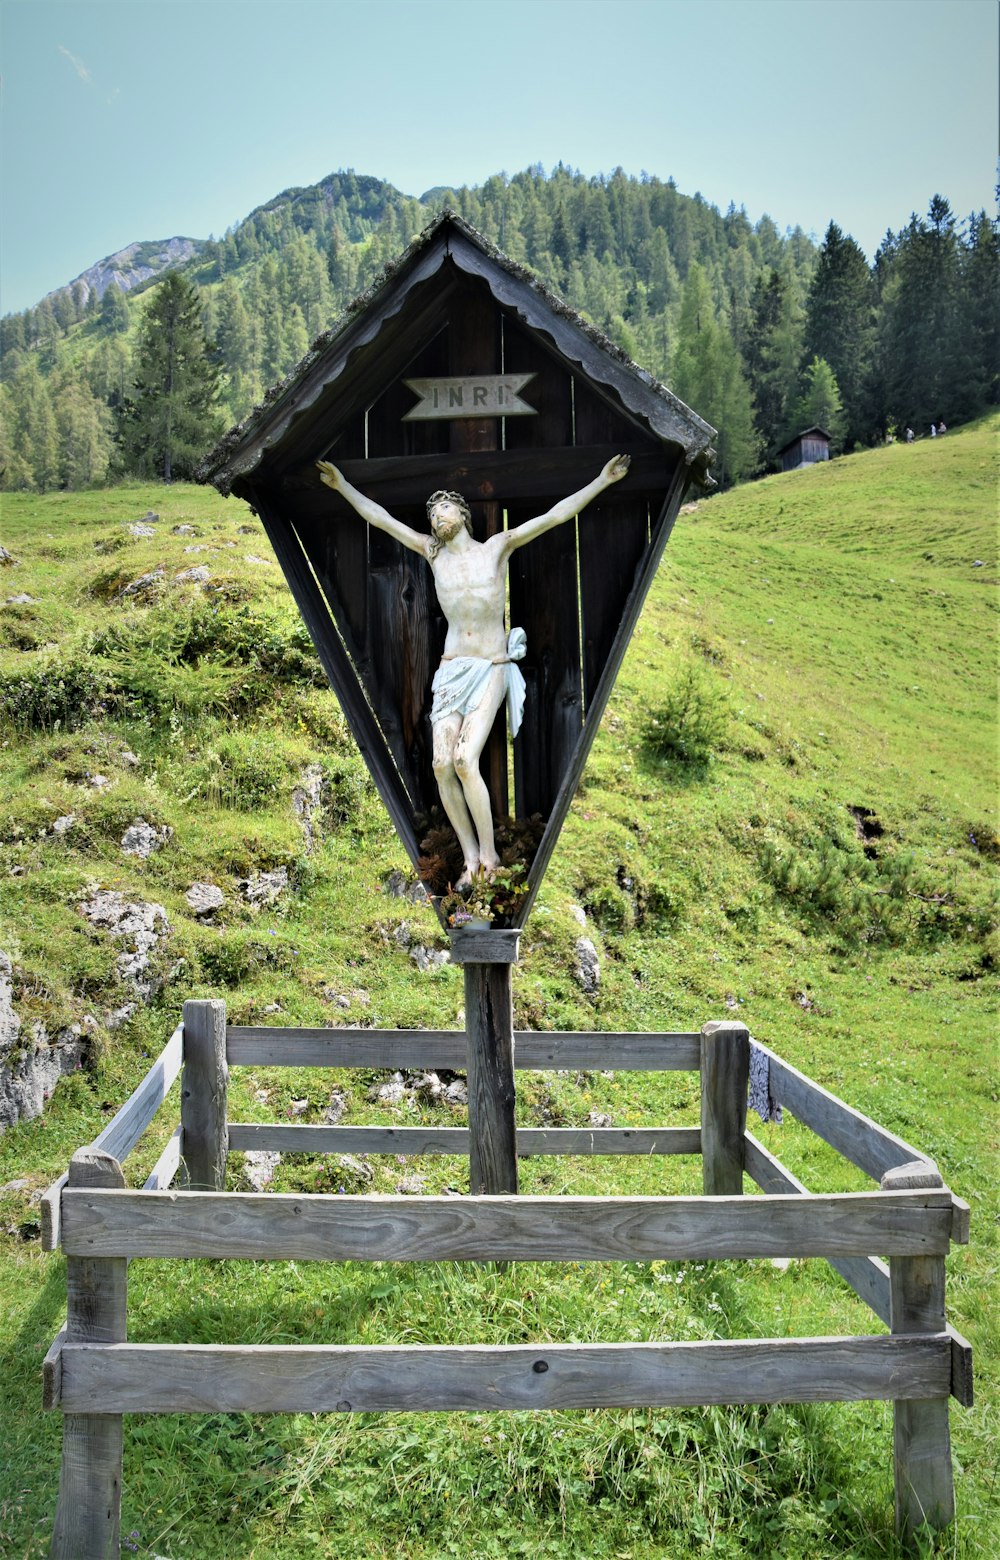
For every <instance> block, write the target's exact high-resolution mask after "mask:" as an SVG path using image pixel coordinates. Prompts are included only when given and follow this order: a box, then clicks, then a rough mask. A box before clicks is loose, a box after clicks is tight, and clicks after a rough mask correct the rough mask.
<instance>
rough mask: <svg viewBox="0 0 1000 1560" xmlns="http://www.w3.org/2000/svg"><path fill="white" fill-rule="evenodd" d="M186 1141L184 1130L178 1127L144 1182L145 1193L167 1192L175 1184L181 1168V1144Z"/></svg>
mask: <svg viewBox="0 0 1000 1560" xmlns="http://www.w3.org/2000/svg"><path fill="white" fill-rule="evenodd" d="M183 1140H184V1128H183V1127H177V1128H176V1129H175V1131H174V1132H173V1133H172V1134H171V1136H170V1138H169V1140H168V1141H167V1143H166V1144H165V1145H164V1149H163V1153H162V1154H161V1155H160V1157H159V1159H158V1160H157V1161H156V1164H155V1165H154V1166H153V1168H152V1170H151V1171H150V1172H149V1175H148V1176H147V1177H146V1180H145V1181H144V1182H143V1187H142V1189H143V1191H144V1192H165V1191H166V1190H167V1187H168V1186H170V1185H171V1183H172V1182H173V1179H174V1176H175V1175H176V1174H177V1171H178V1169H179V1168H180V1162H181V1144H182V1142H183Z"/></svg>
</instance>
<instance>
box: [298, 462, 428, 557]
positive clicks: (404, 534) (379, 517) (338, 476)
mask: <svg viewBox="0 0 1000 1560" xmlns="http://www.w3.org/2000/svg"><path fill="white" fill-rule="evenodd" d="M316 470H317V471H318V472H319V475H320V481H321V482H325V483H326V485H327V487H328V488H332V489H333V491H334V492H335V493H339V494H340V495H341V497H342V498H346V500H347V502H348V503H349V504H350V506H351V508H352V509H354V510H356V511H357V513H358V514H359V515H360V516H361V518H362V520H367V521H369V523H370V524H371V525H377V526H378V528H379V530H380V531H385V532H387V534H388V535H389V536H393V537H395V539H396V541H397V542H401V543H402V544H403V546H404V547H409V549H410V551H411V552H416V553H420V554H421V555H422V556H423V557H424V558H426V557H427V549H428V547H429V545H430V540H431V539H430V537H429V536H426V535H425V534H424V533H423V532H422V531H414V530H413V529H412V528H411V527H410V526H408V525H404V524H403V522H402V520H396V519H394V518H393V516H392V515H391V514H390V513H389V511H388V510H387V509H383V508H382V505H381V504H376V502H375V500H374V499H373V498H366V497H365V495H364V493H359V492H358V489H357V488H356V487H352V486H351V484H350V483H349V482H348V480H347V478H346V477H345V476H344V474H343V472H341V471H338V470H337V468H336V466H335V465H333V463H332V461H328V460H318V461H317V462H316Z"/></svg>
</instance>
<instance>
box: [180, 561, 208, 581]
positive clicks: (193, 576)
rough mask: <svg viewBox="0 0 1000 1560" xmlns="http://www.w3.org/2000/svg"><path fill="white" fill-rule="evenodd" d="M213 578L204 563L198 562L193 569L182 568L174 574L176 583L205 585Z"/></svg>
mask: <svg viewBox="0 0 1000 1560" xmlns="http://www.w3.org/2000/svg"><path fill="white" fill-rule="evenodd" d="M211 578H212V575H211V572H210V571H209V569H208V567H207V566H206V565H205V564H204V563H199V564H197V565H196V566H195V567H194V568H193V569H181V571H180V573H179V574H175V575H174V583H175V585H204V584H205V583H206V582H207V581H208V580H210V579H211Z"/></svg>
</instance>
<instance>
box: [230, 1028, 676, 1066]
mask: <svg viewBox="0 0 1000 1560" xmlns="http://www.w3.org/2000/svg"><path fill="white" fill-rule="evenodd" d="M700 1045H701V1037H700V1035H697V1034H686V1033H677V1034H655V1033H652V1032H650V1033H641V1034H605V1033H604V1032H603V1031H600V1030H595V1031H570V1030H551V1031H539V1030H531V1029H515V1031H514V1067H515V1068H516V1069H518V1070H520V1069H537V1070H547V1069H553V1068H554V1069H572V1068H581V1069H585V1070H590V1069H606V1068H614V1069H615V1070H616V1071H618V1072H697V1071H698V1067H699V1065H700ZM226 1054H227V1056H228V1059H229V1065H230V1066H231V1067H385V1068H397V1067H425V1068H426V1067H438V1068H440V1067H447V1068H449V1069H452V1070H454V1069H456V1068H459V1069H461V1068H464V1067H465V1061H466V1040H465V1031H464V1030H462V1029H283V1028H278V1027H273V1028H272V1027H268V1026H262V1027H257V1026H252V1025H235V1024H234V1025H231V1026H230V1027H229V1029H228V1031H227V1041H226Z"/></svg>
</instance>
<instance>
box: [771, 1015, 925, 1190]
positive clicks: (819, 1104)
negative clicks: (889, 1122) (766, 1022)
mask: <svg viewBox="0 0 1000 1560" xmlns="http://www.w3.org/2000/svg"><path fill="white" fill-rule="evenodd" d="M760 1049H761V1050H762V1051H764V1052H766V1053H767V1057H768V1061H769V1064H770V1089H771V1094H772V1096H773V1098H774V1100H775V1103H777V1104H780V1105H783V1106H785V1108H786V1109H787V1110H790V1111H791V1113H792V1115H793V1116H797V1117H798V1119H799V1121H801V1122H804V1123H805V1125H806V1126H807V1127H811V1128H812V1130H813V1131H814V1132H815V1133H816V1134H817V1135H818V1136H819V1137H821V1138H822V1139H823V1141H824V1142H825V1143H829V1145H830V1147H831V1148H835V1149H836V1150H837V1151H838V1153H841V1154H843V1155H844V1157H845V1158H846V1159H849V1160H850V1161H851V1163H852V1164H854V1165H857V1167H858V1169H859V1170H864V1171H865V1173H866V1174H867V1175H870V1176H871V1177H872V1178H873V1179H874V1180H876V1181H878V1180H880V1179H881V1177H882V1176H883V1175H884V1174H885V1172H886V1171H887V1170H892V1169H894V1168H895V1167H896V1166H897V1165H902V1164H907V1163H910V1162H912V1161H920V1162H921V1163H923V1164H924V1165H929V1166H930V1167H931V1168H932V1169H934V1168H936V1167H935V1166H934V1165H933V1162H932V1161H931V1160H929V1159H928V1158H927V1156H926V1155H925V1154H921V1153H920V1152H919V1151H918V1150H917V1149H915V1148H913V1147H911V1145H910V1144H909V1143H904V1141H903V1139H902V1138H899V1137H896V1135H895V1133H893V1132H888V1131H887V1130H886V1129H885V1127H880V1126H879V1124H878V1122H877V1121H872V1119H871V1117H870V1116H864V1115H862V1114H861V1112H860V1111H857V1110H854V1109H852V1107H851V1106H850V1105H845V1104H844V1102H843V1100H840V1099H838V1098H837V1096H836V1095H835V1094H831V1093H830V1092H829V1090H828V1089H824V1088H823V1087H822V1085H820V1084H818V1083H814V1082H813V1080H812V1079H811V1078H807V1077H806V1075H805V1073H801V1072H799V1070H798V1069H797V1068H795V1067H792V1066H791V1064H790V1063H788V1062H784V1061H782V1059H781V1057H780V1056H776V1055H775V1053H774V1052H773V1051H771V1050H770V1049H769V1048H768V1047H767V1046H763V1045H762V1046H761V1047H760Z"/></svg>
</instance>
